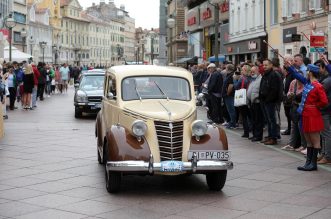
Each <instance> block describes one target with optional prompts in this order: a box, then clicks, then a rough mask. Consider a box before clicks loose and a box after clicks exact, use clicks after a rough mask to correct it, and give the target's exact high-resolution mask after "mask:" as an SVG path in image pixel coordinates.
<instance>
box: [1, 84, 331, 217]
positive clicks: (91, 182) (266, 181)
mask: <svg viewBox="0 0 331 219" xmlns="http://www.w3.org/2000/svg"><path fill="white" fill-rule="evenodd" d="M204 114H205V112H204V109H203V108H200V109H199V116H200V117H202V118H204ZM94 121H95V117H86V118H83V119H75V118H74V108H73V88H71V89H70V90H69V92H68V94H63V95H54V96H52V97H51V98H46V99H45V101H43V102H39V105H38V108H37V109H36V110H33V111H23V110H21V109H18V110H15V111H14V112H12V111H11V112H9V119H8V120H6V121H5V131H6V135H5V138H4V139H2V140H1V141H0V219H2V218H33V219H36V218H48V219H52V218H70V219H75V218H174V219H175V218H176V219H180V218H287V219H291V218H314V219H316V218H330V215H331V172H329V171H330V167H326V168H324V169H322V168H320V169H319V171H316V172H307V173H304V172H299V171H297V170H296V167H297V166H298V165H301V164H302V163H303V157H302V156H300V155H297V154H296V153H288V152H283V151H281V150H280V149H279V148H280V146H270V147H266V146H264V145H262V144H253V143H251V142H249V141H247V140H245V139H242V138H241V137H240V135H241V132H242V130H235V131H227V134H228V140H229V143H230V149H231V150H232V157H233V159H232V160H233V161H234V163H235V167H234V169H233V170H232V171H229V172H228V180H227V183H226V185H225V187H224V189H223V191H222V192H210V191H208V189H207V186H206V182H205V178H204V177H203V176H199V175H198V176H179V177H162V176H153V177H149V176H148V177H139V176H127V177H125V178H124V180H123V186H122V191H121V192H120V193H119V194H116V195H111V194H108V193H107V191H106V189H105V182H104V181H105V180H104V168H103V167H102V166H101V165H99V164H98V163H97V156H96V155H97V154H96V140H95V137H94ZM285 142H286V140H283V142H282V144H283V145H284V144H285Z"/></svg>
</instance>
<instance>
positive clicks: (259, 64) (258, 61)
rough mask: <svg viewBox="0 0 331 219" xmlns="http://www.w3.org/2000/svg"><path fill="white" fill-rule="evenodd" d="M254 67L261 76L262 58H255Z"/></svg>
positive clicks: (262, 70)
mask: <svg viewBox="0 0 331 219" xmlns="http://www.w3.org/2000/svg"><path fill="white" fill-rule="evenodd" d="M255 65H256V66H257V67H258V68H259V73H260V75H261V76H262V75H263V73H264V68H263V59H262V58H257V59H256V61H255Z"/></svg>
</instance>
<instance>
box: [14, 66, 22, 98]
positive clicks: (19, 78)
mask: <svg viewBox="0 0 331 219" xmlns="http://www.w3.org/2000/svg"><path fill="white" fill-rule="evenodd" d="M13 67H14V74H15V77H16V84H17V91H16V95H17V96H16V97H17V102H20V101H21V94H22V93H23V77H24V72H23V69H22V68H21V67H20V66H19V64H18V62H16V61H14V62H13Z"/></svg>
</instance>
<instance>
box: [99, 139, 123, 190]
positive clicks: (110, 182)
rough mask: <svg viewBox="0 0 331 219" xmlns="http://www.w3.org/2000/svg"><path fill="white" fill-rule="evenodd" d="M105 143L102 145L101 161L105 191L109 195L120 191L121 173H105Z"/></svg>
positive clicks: (106, 158)
mask: <svg viewBox="0 0 331 219" xmlns="http://www.w3.org/2000/svg"><path fill="white" fill-rule="evenodd" d="M106 144H107V143H106V142H105V145H104V148H103V149H104V153H103V154H104V156H103V161H104V163H105V177H106V189H107V191H108V192H109V193H117V192H119V191H120V189H121V178H122V176H121V173H114V172H110V171H107V161H108V155H107V154H108V153H107V145H106Z"/></svg>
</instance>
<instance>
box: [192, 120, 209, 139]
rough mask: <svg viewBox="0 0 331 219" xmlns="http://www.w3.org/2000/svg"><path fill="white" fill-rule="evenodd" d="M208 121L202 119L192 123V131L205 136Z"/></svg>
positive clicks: (194, 133) (196, 134)
mask: <svg viewBox="0 0 331 219" xmlns="http://www.w3.org/2000/svg"><path fill="white" fill-rule="evenodd" d="M207 129H208V127H207V123H205V122H204V121H202V120H196V121H194V122H193V123H192V133H193V135H195V136H199V137H200V136H203V135H204V134H206V133H207Z"/></svg>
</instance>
